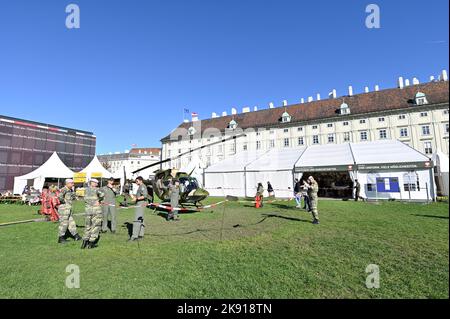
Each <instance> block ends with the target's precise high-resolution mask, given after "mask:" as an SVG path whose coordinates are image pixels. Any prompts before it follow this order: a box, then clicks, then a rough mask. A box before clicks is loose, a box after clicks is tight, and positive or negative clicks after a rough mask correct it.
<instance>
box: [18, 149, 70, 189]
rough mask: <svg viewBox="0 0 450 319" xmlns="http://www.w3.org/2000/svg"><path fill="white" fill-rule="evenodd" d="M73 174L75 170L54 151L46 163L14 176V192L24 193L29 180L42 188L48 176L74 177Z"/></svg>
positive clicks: (36, 186) (35, 186)
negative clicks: (26, 172)
mask: <svg viewBox="0 0 450 319" xmlns="http://www.w3.org/2000/svg"><path fill="white" fill-rule="evenodd" d="M73 174H74V173H73V171H72V170H71V169H70V168H68V167H67V166H66V164H64V163H63V161H62V160H61V159H60V158H59V156H58V154H57V153H56V152H54V153H53V154H52V156H50V158H49V159H48V160H47V161H46V162H45V163H44V164H42V165H41V166H40V167H38V168H37V169H35V170H34V171H32V172H30V173H28V174H25V175H22V176H18V177H15V178H14V194H22V191H23V189H24V188H25V186H26V185H28V181H32V185H33V187H34V188H36V189H42V187H43V186H44V182H45V179H46V178H58V179H59V178H61V179H65V178H72V177H73Z"/></svg>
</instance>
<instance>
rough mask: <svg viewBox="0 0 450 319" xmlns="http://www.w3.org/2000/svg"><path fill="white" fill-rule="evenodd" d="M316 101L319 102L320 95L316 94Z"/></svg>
mask: <svg viewBox="0 0 450 319" xmlns="http://www.w3.org/2000/svg"><path fill="white" fill-rule="evenodd" d="M317 101H320V94H319V93H317Z"/></svg>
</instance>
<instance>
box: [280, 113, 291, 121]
mask: <svg viewBox="0 0 450 319" xmlns="http://www.w3.org/2000/svg"><path fill="white" fill-rule="evenodd" d="M290 121H291V116H290V115H289V113H288V112H287V111H284V113H283V114H282V115H281V122H283V123H289V122H290Z"/></svg>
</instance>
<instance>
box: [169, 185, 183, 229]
mask: <svg viewBox="0 0 450 319" xmlns="http://www.w3.org/2000/svg"><path fill="white" fill-rule="evenodd" d="M180 190H181V189H180V182H179V181H178V180H175V181H174V182H173V184H171V185H170V186H169V191H170V207H171V210H170V212H169V213H168V214H167V220H179V219H180V218H179V217H178V210H177V208H178V207H179V203H180Z"/></svg>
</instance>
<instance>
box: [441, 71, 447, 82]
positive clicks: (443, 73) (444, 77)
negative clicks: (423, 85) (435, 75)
mask: <svg viewBox="0 0 450 319" xmlns="http://www.w3.org/2000/svg"><path fill="white" fill-rule="evenodd" d="M441 80H442V81H448V74H447V70H442V72H441Z"/></svg>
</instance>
